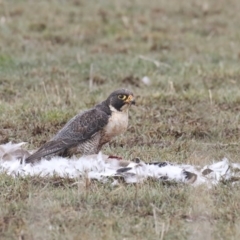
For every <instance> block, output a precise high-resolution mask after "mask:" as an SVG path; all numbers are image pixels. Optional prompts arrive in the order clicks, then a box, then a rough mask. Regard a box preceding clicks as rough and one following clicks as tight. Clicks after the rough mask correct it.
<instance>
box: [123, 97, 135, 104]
mask: <svg viewBox="0 0 240 240" xmlns="http://www.w3.org/2000/svg"><path fill="white" fill-rule="evenodd" d="M124 102H125V103H128V104H133V105H135V104H136V102H135V99H134V96H133V95H129V96H128V98H127V99H126V100H125V101H124Z"/></svg>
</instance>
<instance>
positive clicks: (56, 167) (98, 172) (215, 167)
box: [0, 143, 240, 187]
mask: <svg viewBox="0 0 240 240" xmlns="http://www.w3.org/2000/svg"><path fill="white" fill-rule="evenodd" d="M23 144H24V143H19V144H12V143H7V144H4V145H0V149H1V152H0V173H1V172H5V173H7V174H9V175H13V176H19V175H21V176H26V175H31V176H33V175H40V176H42V177H45V176H53V175H59V176H61V177H66V176H67V177H70V178H78V177H81V176H82V177H88V178H90V179H97V180H99V181H103V182H105V181H107V180H108V179H109V178H110V179H112V181H113V184H114V185H116V184H117V180H113V177H114V178H118V177H121V178H123V179H124V180H125V182H127V183H136V182H143V181H147V179H148V178H149V177H150V178H152V179H156V180H161V178H162V177H167V178H168V181H175V182H183V183H187V182H188V181H187V179H186V176H185V174H184V172H185V171H189V172H191V173H195V174H196V175H197V179H196V181H195V182H194V183H193V185H194V186H196V185H199V184H206V185H207V186H210V187H211V186H212V185H215V184H218V183H219V182H220V181H222V180H229V179H231V178H232V177H236V178H238V177H240V171H239V170H240V164H239V163H232V164H231V163H230V162H229V160H228V159H226V158H224V159H223V160H222V161H219V162H217V163H213V164H211V165H207V166H205V167H203V168H202V169H201V168H199V167H198V166H193V165H186V164H166V165H164V166H162V167H159V166H158V165H154V164H152V165H150V164H146V163H145V162H142V161H140V162H139V163H135V162H131V161H129V164H128V165H127V166H126V167H128V168H130V169H128V170H127V171H125V172H124V171H123V172H117V170H118V169H120V168H121V164H120V163H121V161H123V160H118V159H116V158H109V157H108V156H107V155H104V154H102V153H99V154H95V155H90V156H84V157H81V158H76V157H72V158H71V159H68V158H62V157H53V158H52V159H51V160H50V161H48V160H46V159H42V160H41V161H40V162H39V163H37V164H35V165H31V164H25V163H24V161H23V164H21V163H20V160H18V159H17V158H16V157H15V156H14V155H13V158H12V160H10V161H4V160H3V159H2V156H3V155H4V154H6V153H7V154H10V155H11V153H12V152H14V151H15V150H17V149H22V145H23ZM23 158H24V156H23ZM205 169H210V170H212V172H210V173H209V174H207V175H203V174H202V172H203V171H204V170H205Z"/></svg>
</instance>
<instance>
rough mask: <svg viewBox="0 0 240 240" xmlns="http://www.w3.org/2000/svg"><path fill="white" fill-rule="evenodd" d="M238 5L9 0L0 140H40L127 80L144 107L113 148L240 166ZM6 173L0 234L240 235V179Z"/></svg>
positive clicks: (1, 32)
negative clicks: (187, 182)
mask: <svg viewBox="0 0 240 240" xmlns="http://www.w3.org/2000/svg"><path fill="white" fill-rule="evenodd" d="M239 10H240V2H238V1H235V0H229V1H223V0H212V1H205V2H201V1H197V2H196V1H193V0H191V1H179V0H173V1H166V0H161V1H159V0H153V1H140V0H134V1H127V0H123V1H110V0H102V1H94V2H92V1H81V0H71V1H66V0H61V1H60V0H46V1H45V0H44V1H38V2H37V1H30V0H29V1H27V0H22V1H17V0H15V1H14V0H11V1H6V0H2V1H1V0H0V39H1V40H0V50H1V51H0V96H1V99H0V121H1V128H0V142H1V143H4V142H8V141H10V140H11V141H14V142H20V141H26V142H29V148H33V147H39V146H40V145H41V144H43V143H44V142H45V141H47V140H48V139H49V138H50V137H51V136H52V135H53V134H54V133H55V132H56V131H57V130H58V129H59V128H61V126H63V125H64V124H65V122H66V121H67V120H68V119H69V118H71V117H72V116H73V115H75V114H76V113H77V112H79V111H80V110H81V109H85V108H89V107H91V106H93V105H94V104H95V103H97V102H99V101H101V100H102V99H104V98H105V97H106V96H107V95H108V94H109V93H110V92H111V91H112V90H114V89H116V88H120V87H127V88H131V89H132V90H133V91H134V93H135V95H136V96H137V103H138V105H137V107H134V108H132V109H131V116H130V126H129V129H128V132H127V134H125V135H124V136H120V137H119V138H117V139H116V140H115V141H114V142H112V143H111V144H109V145H108V146H106V147H105V149H104V152H105V153H114V154H117V155H123V156H125V157H127V158H132V157H137V156H139V157H141V158H142V159H144V160H147V161H150V160H159V159H164V160H168V161H175V162H176V161H177V162H186V163H193V164H205V163H209V162H211V161H212V160H213V159H219V158H221V157H223V156H227V157H228V158H230V159H231V160H232V161H235V162H239V138H240V131H239V116H240V115H239V109H240V107H239V103H240V97H239V87H240V68H239V59H240V45H239V22H240V15H239ZM144 76H148V77H149V78H150V79H151V85H149V86H147V85H144V84H143V83H142V82H141V79H142V77H144ZM90 79H91V81H90ZM0 178H1V179H0V182H1V185H0V192H1V194H0V238H1V239H17V238H18V239H205V240H207V239H239V237H240V231H239V227H240V221H239V220H240V218H239V217H240V211H239V197H240V194H239V193H238V191H239V187H238V186H234V187H231V186H229V185H220V186H218V187H216V188H215V189H211V190H209V189H206V187H204V186H202V187H198V188H191V187H189V186H183V185H179V186H165V185H162V184H159V183H153V182H149V183H146V184H144V185H136V186H125V185H123V186H120V187H119V188H117V189H115V188H111V186H108V185H104V186H103V185H101V184H98V183H91V184H90V185H86V184H85V182H84V181H83V182H81V181H80V182H79V183H78V184H74V183H75V182H76V181H77V179H76V180H74V181H71V180H69V179H66V180H64V179H59V178H57V177H56V178H52V179H47V180H46V179H40V178H37V177H36V178H27V179H18V178H16V179H13V178H11V177H8V176H5V175H0Z"/></svg>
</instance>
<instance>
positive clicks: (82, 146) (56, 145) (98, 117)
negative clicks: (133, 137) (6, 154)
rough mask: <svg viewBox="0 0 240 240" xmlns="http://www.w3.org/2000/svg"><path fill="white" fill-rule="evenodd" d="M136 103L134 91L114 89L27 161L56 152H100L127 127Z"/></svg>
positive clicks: (76, 117)
mask: <svg viewBox="0 0 240 240" xmlns="http://www.w3.org/2000/svg"><path fill="white" fill-rule="evenodd" d="M134 103H135V101H134V96H133V93H132V92H131V91H129V90H127V89H119V90H116V91H114V92H113V93H111V94H110V95H109V97H108V98H107V99H106V100H105V101H103V102H101V103H99V104H97V105H96V106H95V107H93V108H92V109H89V110H87V111H83V112H81V113H79V114H78V115H76V116H75V117H73V118H72V119H71V120H70V121H69V122H67V124H66V125H65V126H64V127H63V128H62V129H61V130H60V131H59V132H58V133H57V134H56V135H55V136H54V137H53V138H52V139H51V140H50V141H49V142H47V143H45V144H44V145H43V146H42V147H41V148H40V149H38V150H37V151H36V152H35V153H34V154H32V155H31V156H29V157H28V158H26V160H25V162H26V163H34V162H36V161H39V160H40V159H41V158H42V157H46V156H52V155H59V156H72V155H74V154H78V153H80V154H83V155H90V154H96V153H98V152H99V151H100V150H101V148H102V146H103V145H104V144H105V143H107V142H109V141H110V140H111V139H112V138H114V137H115V136H117V135H119V134H121V133H123V132H125V131H126V130H127V126H128V110H129V107H130V106H131V105H132V104H134Z"/></svg>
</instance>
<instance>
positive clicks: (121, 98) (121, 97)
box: [118, 95, 127, 100]
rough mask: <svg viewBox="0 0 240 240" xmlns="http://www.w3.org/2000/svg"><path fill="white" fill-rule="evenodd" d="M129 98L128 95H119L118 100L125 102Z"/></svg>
mask: <svg viewBox="0 0 240 240" xmlns="http://www.w3.org/2000/svg"><path fill="white" fill-rule="evenodd" d="M126 98H127V96H126V95H118V99H120V100H125V99H126Z"/></svg>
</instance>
